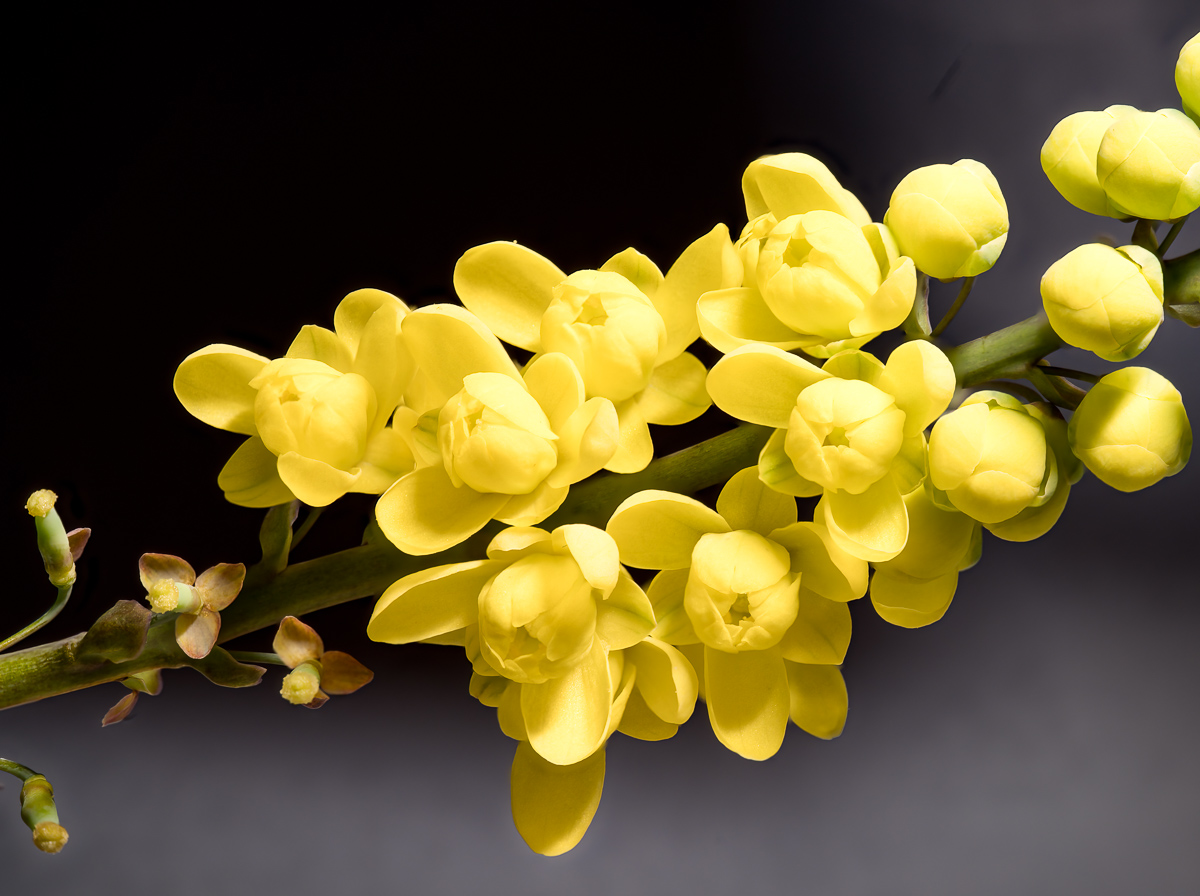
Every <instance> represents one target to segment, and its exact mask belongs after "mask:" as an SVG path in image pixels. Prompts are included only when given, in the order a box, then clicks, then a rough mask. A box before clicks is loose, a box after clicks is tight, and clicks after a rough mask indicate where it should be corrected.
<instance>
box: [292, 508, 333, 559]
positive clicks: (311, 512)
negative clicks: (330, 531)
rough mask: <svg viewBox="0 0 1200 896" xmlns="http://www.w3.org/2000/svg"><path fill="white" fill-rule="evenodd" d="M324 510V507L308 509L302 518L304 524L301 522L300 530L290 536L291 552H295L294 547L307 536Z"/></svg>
mask: <svg viewBox="0 0 1200 896" xmlns="http://www.w3.org/2000/svg"><path fill="white" fill-rule="evenodd" d="M324 510H325V508H324V507H310V508H308V514H307V515H306V516H305V517H304V522H302V523H301V524H300V528H299V529H297V530H296V532H295V534H294V535H292V547H291V550H293V551H294V550H296V546H297V545H298V544H300V542H301V541H303V540H304V536H305V535H307V534H308V532H309V530H310V529H312V527H313V525H314V524H315V523H316V521H317V520H318V519H319V518H320V516H321V513H322V512H323V511H324Z"/></svg>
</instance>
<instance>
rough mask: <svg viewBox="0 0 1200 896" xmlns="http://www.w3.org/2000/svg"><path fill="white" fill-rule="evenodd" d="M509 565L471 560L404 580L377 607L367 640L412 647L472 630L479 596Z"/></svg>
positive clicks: (380, 600)
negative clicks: (494, 577)
mask: <svg viewBox="0 0 1200 896" xmlns="http://www.w3.org/2000/svg"><path fill="white" fill-rule="evenodd" d="M506 565H507V564H506V563H505V562H504V561H502V560H472V561H470V562H469V563H452V564H450V565H448V566H435V567H432V568H430V569H423V570H421V571H420V572H415V573H413V574H412V575H408V576H405V577H404V578H402V579H400V580H399V581H398V582H395V583H393V584H392V585H390V586H389V587H388V589H387V590H386V591H384V592H383V594H382V595H381V596H380V598H379V600H378V601H377V602H376V604H375V609H374V611H373V612H372V613H371V621H370V622H368V623H367V637H369V638H370V639H371V640H372V641H383V642H385V643H387V644H410V643H412V642H413V641H422V640H425V639H427V638H431V637H435V636H437V635H442V634H445V633H447V632H452V631H456V630H458V629H461V628H465V627H466V626H468V625H473V624H474V623H475V621H476V619H477V618H478V615H479V592H480V591H482V590H483V586H484V585H485V584H486V583H487V581H488V579H490V578H491V577H492V576H494V575H496V573H498V572H500V570H502V569H504V568H505V566H506Z"/></svg>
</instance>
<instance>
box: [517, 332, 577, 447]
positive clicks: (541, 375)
mask: <svg viewBox="0 0 1200 896" xmlns="http://www.w3.org/2000/svg"><path fill="white" fill-rule="evenodd" d="M524 376H525V388H526V389H528V390H529V394H530V395H532V396H533V397H534V399H535V400H536V401H537V403H538V404H539V405H541V408H542V410H543V411H544V412H545V413H546V419H548V420H549V421H550V428H551V429H552V430H554V431H555V432H558V431H559V430H561V429H562V427H563V425H564V424H565V423H566V422H567V420H568V419H569V418H570V416H571V415H572V414H574V413H575V411H577V410H578V409H579V406H580V405H582V404H583V402H584V399H585V395H584V391H583V377H582V376H580V375H579V368H577V367H576V366H575V362H574V361H572V360H571V359H570V358H568V357H567V356H566V355H564V354H562V353H561V352H550V353H548V354H545V355H538V356H537V357H536V358H534V359H533V360H532V361H530V362H529V366H528V367H526V368H525V374H524Z"/></svg>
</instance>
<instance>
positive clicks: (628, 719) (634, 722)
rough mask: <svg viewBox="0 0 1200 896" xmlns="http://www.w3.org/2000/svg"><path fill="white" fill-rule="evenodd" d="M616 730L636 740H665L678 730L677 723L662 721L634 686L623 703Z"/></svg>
mask: <svg viewBox="0 0 1200 896" xmlns="http://www.w3.org/2000/svg"><path fill="white" fill-rule="evenodd" d="M617 730H618V731H620V732H621V733H622V734H624V735H626V736H628V737H634V738H637V739H638V740H648V741H657V740H667V739H668V738H671V737H674V736H675V733H676V732H677V731H678V730H679V726H678V725H672V724H671V723H670V722H664V721H663V720H662V719H660V718H659V717H658V716H656V715H655V714H654V713H653V712H652V711H651V710H650V707H649V706H647V705H646V699H645V698H644V697H643V696H642V694H641V692H640V691H638V690H637V689H636V688H635V689H634V691H633V693H631V694H630V695H629V701H628V702H627V703H626V704H625V712H623V713H622V714H621V724H620V725H618V726H617Z"/></svg>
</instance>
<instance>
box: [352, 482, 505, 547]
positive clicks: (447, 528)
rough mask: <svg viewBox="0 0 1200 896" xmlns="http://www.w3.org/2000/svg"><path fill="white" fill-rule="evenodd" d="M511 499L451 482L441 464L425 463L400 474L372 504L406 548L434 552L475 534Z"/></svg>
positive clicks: (387, 529)
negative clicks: (427, 464) (422, 466)
mask: <svg viewBox="0 0 1200 896" xmlns="http://www.w3.org/2000/svg"><path fill="white" fill-rule="evenodd" d="M508 500H509V496H508V495H500V494H482V493H480V492H477V491H474V490H473V489H470V488H467V487H466V486H463V487H462V488H455V487H454V484H453V483H452V482H451V481H450V477H449V476H447V475H446V470H445V469H444V468H443V467H424V468H422V469H420V470H415V471H413V472H412V473H409V474H408V475H406V476H402V477H400V479H399V480H397V482H396V484H395V485H393V486H392V487H391V488H389V489H388V490H387V491H386V492H384V493H383V494H382V495H381V496H380V498H379V503H378V504H376V505H375V517H376V519H377V520H378V521H379V528H380V529H382V530H383V534H384V535H386V536H387V538H388V540H389V541H391V542H392V544H394V545H396V547H398V548H400V550H402V551H404V552H406V553H409V554H416V555H421V554H433V553H436V552H437V551H444V550H445V549H446V548H449V547H453V546H454V545H456V544H458V543H459V542H462V541H465V540H466V539H467V538H469V537H470V536H472V535H474V534H475V533H476V532H478V531H479V530H480V529H482V528H483V527H484V526H485V525H487V523H488V521H489V520H491V519H492V517H493V516H495V514H496V512H497V511H498V510H500V508H502V507H503V506H504V505H505V504H506V503H507V502H508Z"/></svg>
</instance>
